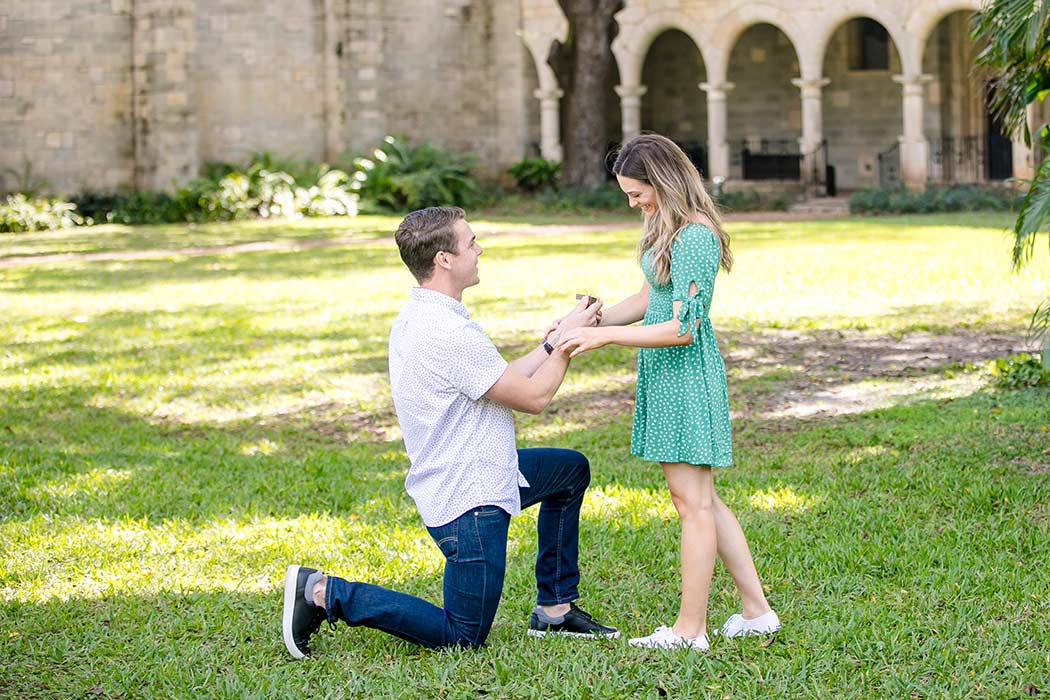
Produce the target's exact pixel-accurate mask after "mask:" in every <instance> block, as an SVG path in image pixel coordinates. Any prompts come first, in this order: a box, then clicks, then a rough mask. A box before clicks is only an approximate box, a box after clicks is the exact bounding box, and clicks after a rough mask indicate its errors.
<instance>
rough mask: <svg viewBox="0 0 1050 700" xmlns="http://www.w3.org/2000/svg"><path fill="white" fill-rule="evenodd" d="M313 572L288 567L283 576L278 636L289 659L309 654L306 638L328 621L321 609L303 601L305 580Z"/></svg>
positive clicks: (303, 568) (311, 570)
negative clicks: (281, 638)
mask: <svg viewBox="0 0 1050 700" xmlns="http://www.w3.org/2000/svg"><path fill="white" fill-rule="evenodd" d="M316 571H317V569H309V568H307V567H305V566H298V565H295V564H293V565H291V566H289V567H288V570H287V571H285V573H284V614H283V615H282V616H281V636H282V637H284V646H285V647H287V648H288V653H289V654H291V655H292V658H293V659H302V658H304V657H305V656H306V655H307V654H309V653H310V637H311V636H312V635H313V633H314V632H316V631H317V630H318V629H319V628H320V627H321V623H322V622H324V621H325V620H327V619H328V616H327V615H326V614H325V611H324V608H321V607H318V606H316V605H311V604H310V603H307V602H306V596H305V595H304V593H305V591H306V579H307V578H309V577H310V574H312V573H315V572H316Z"/></svg>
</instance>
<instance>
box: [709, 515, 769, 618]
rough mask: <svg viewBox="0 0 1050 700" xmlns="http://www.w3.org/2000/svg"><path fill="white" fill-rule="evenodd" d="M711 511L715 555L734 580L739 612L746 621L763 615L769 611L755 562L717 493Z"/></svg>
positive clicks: (737, 524) (737, 523)
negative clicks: (716, 541) (716, 551)
mask: <svg viewBox="0 0 1050 700" xmlns="http://www.w3.org/2000/svg"><path fill="white" fill-rule="evenodd" d="M712 510H713V512H714V518H715V529H716V531H717V533H718V556H719V558H720V559H721V560H722V563H723V564H725V566H726V570H727V571H729V575H730V576H732V577H733V581H734V583H736V589H737V591H738V592H739V593H740V600H741V602H742V606H743V609H742V610H741V612H742V613H743V615H744V617H745V618H747V619H749V620H750V619H754V618H756V617H759V616H760V615H764V614H765V613H767V612H769V611H770V607H769V603H768V602H767V601H766V594H765V592H764V591H763V590H762V582H761V581H760V580H759V578H758V571H756V570H755V561H754V559H752V558H751V550H750V549H749V548H748V546H747V539H746V538H745V537H744V531H743V529H742V528H741V527H740V523H739V521H737V519H736V516H735V515H733V511H731V510H729V507H728V506H726V504H725V503H723V502H722V499H721V498H719V497H718V495H717V494H714V496H713V506H712Z"/></svg>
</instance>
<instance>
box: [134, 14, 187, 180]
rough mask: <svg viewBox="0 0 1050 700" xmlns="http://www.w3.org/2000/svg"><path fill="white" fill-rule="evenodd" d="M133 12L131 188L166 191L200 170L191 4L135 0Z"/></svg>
mask: <svg viewBox="0 0 1050 700" xmlns="http://www.w3.org/2000/svg"><path fill="white" fill-rule="evenodd" d="M132 12H133V15H132V21H133V24H132V27H133V29H132V42H133V43H132V46H133V51H132V57H131V60H132V66H131V75H132V110H133V114H134V125H133V134H134V152H135V187H137V188H140V189H150V190H167V189H170V188H171V186H172V184H173V183H178V184H181V183H184V182H186V181H187V180H189V179H191V178H193V177H196V176H197V174H198V171H199V169H200V146H199V143H200V133H199V125H198V116H197V109H196V105H194V103H193V102H194V101H193V95H194V90H193V80H194V71H193V57H194V53H195V52H196V50H197V31H196V16H195V15H196V3H195V2H194V0H138V1H137V2H136V3H135V4H134V6H133V9H132Z"/></svg>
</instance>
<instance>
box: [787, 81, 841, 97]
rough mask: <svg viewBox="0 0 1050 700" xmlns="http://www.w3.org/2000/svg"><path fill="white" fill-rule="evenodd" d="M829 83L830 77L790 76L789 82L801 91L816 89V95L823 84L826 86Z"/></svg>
mask: <svg viewBox="0 0 1050 700" xmlns="http://www.w3.org/2000/svg"><path fill="white" fill-rule="evenodd" d="M829 83H831V78H792V79H791V84H792V85H794V86H795V87H797V88H798V89H800V90H802V92H806V91H816V93H817V94H818V95H819V94H820V91H821V90H822V89H823V88H824V87H825V86H827V85H828V84H829Z"/></svg>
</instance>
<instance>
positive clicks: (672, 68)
mask: <svg viewBox="0 0 1050 700" xmlns="http://www.w3.org/2000/svg"><path fill="white" fill-rule="evenodd" d="M641 77H642V84H643V85H645V94H644V95H643V96H642V101H641V120H640V123H641V128H642V130H643V131H655V132H658V133H660V134H663V135H664V136H667V137H668V138H670V139H672V140H674V141H675V142H676V143H678V145H679V146H681V147H682V148H683V149H684V150H685V151H686V153H688V154H689V156H690V157H691V158H692V159H693V162H694V163H696V165H697V167H698V168H699V169H700V170H701V171H706V170H707V137H708V133H707V126H708V125H707V97H706V95H705V94H704V93H703V92H702V91H701V90H700V83H703V82H705V81H706V79H707V65H706V64H705V63H704V59H703V54H701V53H700V47H698V46H697V45H696V42H695V41H693V39H692V37H690V36H689V35H688V34H686V33H685V32H683V31H681V30H679V29H666V30H664V31H663V32H661V33H660V34H659V35H657V36H656V37H654V38H653V40H652V41H651V42H650V44H649V47H648V49H647V50H646V52H645V60H644V62H643V64H642V75H641Z"/></svg>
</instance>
